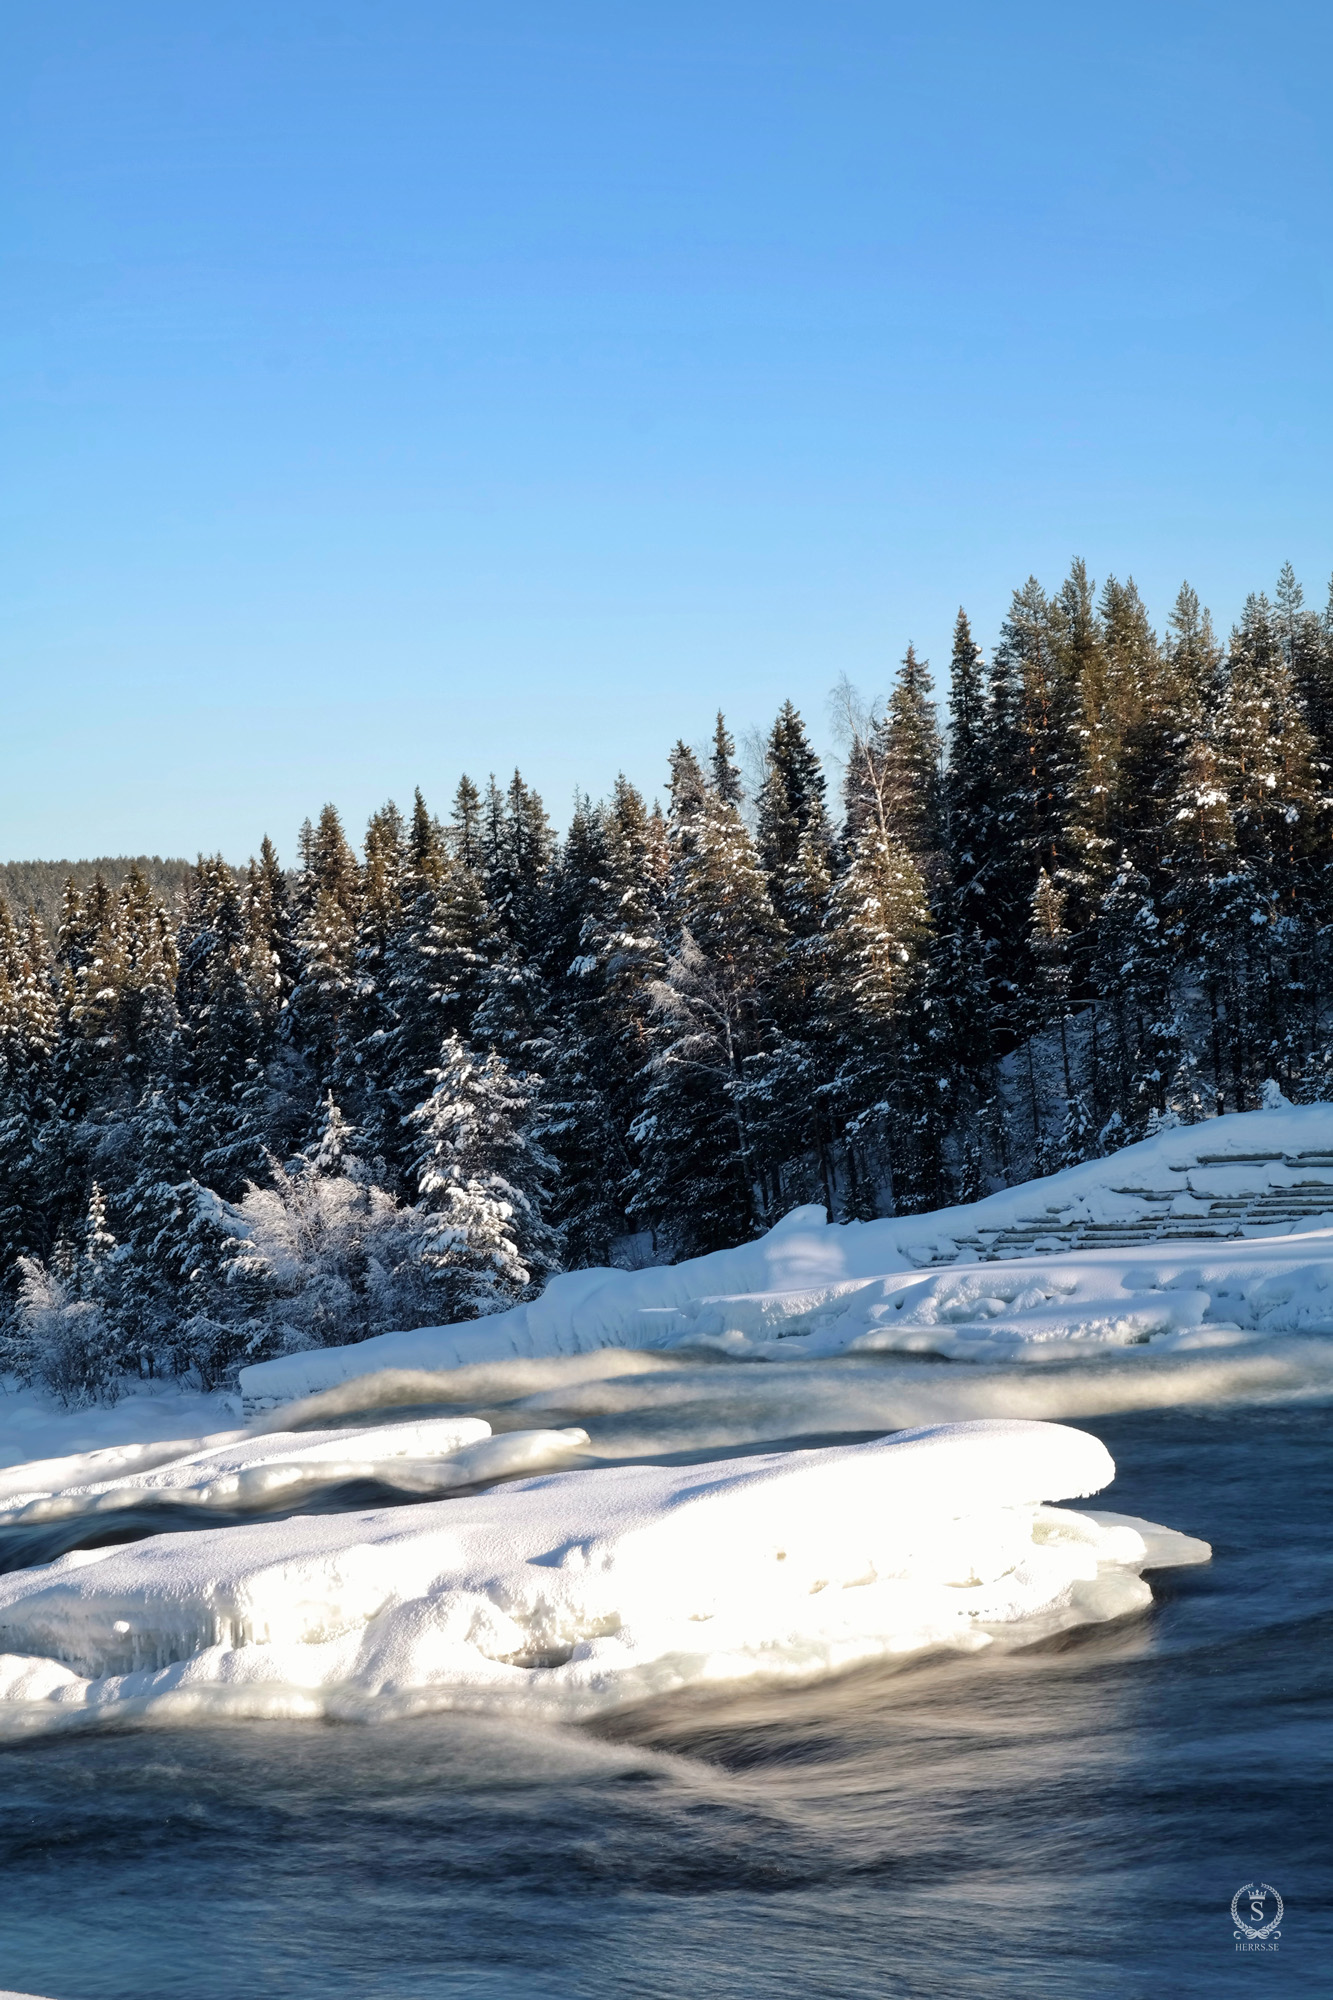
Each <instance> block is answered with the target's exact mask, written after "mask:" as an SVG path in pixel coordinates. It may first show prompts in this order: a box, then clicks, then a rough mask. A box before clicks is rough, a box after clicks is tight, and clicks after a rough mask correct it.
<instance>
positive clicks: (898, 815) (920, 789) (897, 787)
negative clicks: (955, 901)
mask: <svg viewBox="0 0 1333 2000" xmlns="http://www.w3.org/2000/svg"><path fill="white" fill-rule="evenodd" d="M880 761H881V765H882V769H883V774H884V776H883V788H882V798H883V816H882V830H883V832H884V834H885V836H886V838H887V839H889V840H890V841H892V842H895V843H896V844H897V845H898V846H899V847H902V848H905V849H906V851H907V852H908V853H909V854H910V855H911V857H912V859H913V861H915V863H916V866H917V870H918V872H919V873H920V876H921V879H922V881H923V882H924V883H925V885H926V889H927V892H928V893H929V894H931V895H932V896H933V897H934V898H936V899H938V898H939V897H940V896H941V895H942V894H943V893H944V889H945V884H946V882H947V862H946V856H945V831H944V786H943V770H942V765H943V745H942V743H941V741H940V730H939V722H938V719H937V716H936V711H935V703H934V700H933V698H932V695H931V682H930V666H929V662H928V661H925V660H918V658H917V656H916V651H915V649H914V648H913V647H912V646H909V647H908V648H907V651H906V653H905V654H904V655H903V662H902V665H901V666H900V667H899V669H898V675H897V678H896V680H895V681H894V684H893V691H892V693H891V694H890V696H889V703H888V708H887V710H886V711H885V715H884V721H883V727H882V753H881V760H880Z"/></svg>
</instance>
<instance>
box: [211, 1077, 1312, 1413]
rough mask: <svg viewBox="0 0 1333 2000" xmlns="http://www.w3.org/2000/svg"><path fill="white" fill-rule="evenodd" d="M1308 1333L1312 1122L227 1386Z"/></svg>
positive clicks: (842, 1231)
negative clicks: (681, 1356) (716, 1356)
mask: <svg viewBox="0 0 1333 2000" xmlns="http://www.w3.org/2000/svg"><path fill="white" fill-rule="evenodd" d="M1312 1222H1313V1223H1315V1224H1317V1225H1318V1226H1313V1227H1312V1226H1311V1224H1312ZM1242 1232H1243V1233H1242ZM1228 1239H1229V1240H1228ZM1080 1246H1081V1247H1080ZM1310 1331H1314V1332H1328V1331H1333V1105H1324V1104H1317V1105H1307V1106H1303V1107H1300V1108H1292V1107H1287V1108H1286V1109H1283V1110H1271V1111H1253V1112H1245V1113H1237V1114H1234V1115H1232V1116H1230V1117H1226V1118H1216V1119H1211V1120H1209V1121H1207V1122H1206V1123H1205V1124H1202V1125H1194V1126H1188V1127H1181V1128H1178V1129H1176V1130H1173V1131H1169V1132H1164V1133H1162V1134H1160V1135H1159V1136H1158V1137H1157V1138H1155V1139H1148V1140H1144V1141H1143V1142H1142V1143H1141V1144H1140V1145H1137V1146H1129V1147H1126V1148H1125V1150H1124V1151H1123V1152H1120V1153H1117V1154H1115V1155H1113V1156H1112V1157H1111V1158H1110V1159H1105V1160H1094V1161H1090V1162H1088V1163H1087V1164H1085V1165H1084V1166H1081V1167H1073V1168H1070V1169H1069V1170H1067V1171H1066V1172H1064V1173H1060V1174H1054V1175H1051V1176H1050V1177H1049V1178H1048V1179H1046V1180H1041V1181H1032V1182H1029V1183H1027V1184H1026V1185H1025V1186H1023V1187H1020V1188H1014V1189H1009V1190H1007V1191H1006V1192H1005V1193H1003V1194H997V1195H991V1196H989V1197H987V1199H986V1200H984V1201H980V1202H974V1203H972V1204H971V1205H970V1206H967V1207H961V1208H951V1209H940V1210H938V1211H937V1212H936V1213H934V1214H933V1215H920V1216H898V1217H892V1218H889V1219H887V1220H884V1221H879V1222H862V1223H856V1222H852V1223H842V1224H837V1225H830V1224H829V1223H828V1222H827V1221H826V1219H825V1215H824V1211H823V1210H822V1209H820V1208H799V1209H796V1210H794V1211H793V1213H792V1214H790V1215H789V1216H787V1217H786V1218H785V1219H784V1220H783V1221H782V1222H780V1223H779V1224H778V1226H777V1228H776V1229H773V1230H771V1231H770V1232H769V1234H768V1235H767V1236H764V1237H761V1238H760V1239H759V1240H758V1241H757V1242H754V1243H746V1244H741V1245H740V1246H739V1247H738V1248H736V1249H734V1250H719V1251H714V1252H713V1253H712V1254H711V1255H710V1256H707V1257H696V1258H693V1259H691V1260H690V1261H688V1262H686V1263H683V1264H675V1265H665V1266H657V1267H654V1268H650V1269H647V1270H640V1271H604V1270H596V1271H575V1272H570V1273H568V1274H567V1275H565V1276H563V1277H558V1278H554V1279H552V1281H551V1283H550V1284H549V1285H548V1286H547V1288H546V1290H545V1291H544V1292H543V1294H542V1296H541V1297H540V1298H539V1299H536V1300H534V1301H532V1302H531V1303H530V1304H526V1305H522V1306H517V1307H515V1308H514V1309H513V1310H512V1311H510V1312H506V1313H499V1314H496V1315H495V1316H494V1317H493V1318H490V1319H484V1320H479V1321H473V1322H471V1323H470V1324H468V1325H463V1326H450V1327H423V1328H419V1329H417V1330H416V1331H413V1332H405V1333H387V1334H381V1335H380V1336H378V1337H377V1338H376V1339H373V1340H368V1341H363V1342H361V1343H360V1344H359V1345H357V1346H352V1347H338V1348H325V1349H318V1350H312V1351H310V1352H307V1353H302V1354H294V1355H286V1356H283V1357H282V1358H280V1359H278V1360H276V1361H269V1362H264V1363H262V1364H260V1365H258V1366H256V1367H252V1368H247V1369H243V1370H242V1373H241V1388H242V1391H243V1395H244V1399H245V1407H246V1409H247V1410H249V1411H256V1410H262V1409H266V1408H273V1407H274V1406H276V1405H279V1404H281V1403H284V1402H287V1401H289V1400H291V1399H293V1398H296V1397H303V1396H308V1395H312V1394H315V1393H317V1392H319V1391H321V1390H325V1389H328V1388H331V1387H332V1386H334V1385H335V1384H337V1383H340V1382H344V1381H347V1380H350V1379H351V1378H353V1377H356V1376H359V1375H364V1374H370V1373H372V1372H380V1371H383V1370H386V1369H425V1370H439V1369H455V1368H460V1367H478V1366H480V1365H482V1364H484V1363H487V1362H495V1361H502V1360H508V1359H522V1358H527V1359H533V1358H538V1357H542V1356H556V1355H576V1354H583V1353H589V1352H591V1351H593V1350H596V1349H598V1348H603V1347H619V1348H629V1349H639V1350H643V1349H647V1350H664V1349H671V1348H681V1347H699V1346H713V1347H716V1348H719V1349H721V1350H722V1351H724V1352H726V1353H729V1354H733V1355H735V1356H737V1357H740V1358H751V1359H763V1360H777V1359H787V1358H790V1357H791V1356H793V1355H795V1354H806V1355H812V1354H834V1353H841V1352H847V1351H860V1350H865V1349H881V1350H882V1349H897V1350H906V1351H909V1352H920V1353H931V1354H940V1355H944V1356H947V1357H949V1358H951V1359H957V1360H987V1359H1045V1358H1049V1357H1051V1356H1054V1355H1059V1354H1069V1353H1087V1352H1089V1351H1096V1350H1099V1349H1104V1348H1107V1347H1124V1346H1133V1345H1141V1344H1143V1343H1145V1342H1149V1341H1153V1342H1156V1341H1163V1340H1166V1341H1171V1342H1174V1343H1176V1344H1178V1345H1184V1346H1189V1345H1191V1344H1194V1345H1203V1344H1217V1343H1218V1342H1225V1341H1227V1340H1230V1339H1238V1338H1243V1337H1254V1336H1256V1335H1268V1334H1272V1333H1296V1332H1310Z"/></svg>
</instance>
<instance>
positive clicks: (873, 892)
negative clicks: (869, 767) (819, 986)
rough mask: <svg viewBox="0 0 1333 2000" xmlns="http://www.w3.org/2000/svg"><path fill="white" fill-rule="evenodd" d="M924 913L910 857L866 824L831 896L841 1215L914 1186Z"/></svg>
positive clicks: (926, 931)
mask: <svg viewBox="0 0 1333 2000" xmlns="http://www.w3.org/2000/svg"><path fill="white" fill-rule="evenodd" d="M929 936H930V911H929V907H928V905H927V901H926V893H925V885H924V884H923V882H922V880H921V876H920V872H919V871H918V869H917V867H916V864H915V862H914V861H913V860H912V857H911V855H910V854H908V853H907V851H906V850H905V849H904V848H902V847H901V846H899V845H897V844H896V843H895V842H892V841H890V840H889V839H887V838H886V836H885V835H884V834H883V833H882V832H881V831H880V830H879V828H878V827H877V826H874V825H870V826H868V827H866V829H865V830H864V832H862V833H861V835H860V836H859V837H858V838H857V840H856V842H855V844H854V846H853V848H852V852H851V856H850V859H849V861H848V864H847V867H846V868H845V870H844V871H843V873H842V874H841V875H840V876H839V877H838V879H837V881H836V882H835V884H834V887H833V893H832V897H831V900H830V905H829V915H828V924H827V937H828V950H829V961H830V974H829V980H828V985H827V989H826V995H825V1005H826V1007H827V1008H828V1011H829V1013H830V1016H831V1018H832V1021H833V1023H834V1028H833V1033H834V1037H835V1046H836V1054H837V1073H836V1077H835V1080H834V1084H833V1091H832V1097H833V1102H834V1104H835V1105H836V1107H837V1111H838V1114H839V1122H840V1125H841V1134H842V1141H843V1149H844V1157H843V1180H844V1184H845V1186H846V1188H847V1195H846V1198H845V1202H844V1206H845V1208H846V1209H847V1211H848V1212H849V1213H852V1214H856V1215H864V1214H875V1213H878V1212H879V1207H878V1200H879V1197H878V1194H877V1190H879V1189H888V1188H894V1187H896V1184H897V1183H898V1182H899V1181H902V1182H903V1183H904V1184H905V1185H906V1186H907V1187H908V1188H909V1189H910V1188H911V1187H913V1186H914V1184H915V1173H916V1160H915V1147H914V1145H913V1144H912V1122H913V1113H914V1110H915V1109H916V1107H917V1104H918V1102H919V1090H920V1082H921V1079H920V1076H919V1075H918V1074H913V1072H912V1064H911V1061H910V1051H911V1049H912V1047H913V1040H912V1038H911V1036H910V1028H909V1024H910V1023H911V1021H912V1015H913V1011H914V1009H915V1007H916V1006H917V1004H918V1001H919V996H920V993H921V986H922V959H923V951H924V949H925V947H926V945H927V942H928V940H929Z"/></svg>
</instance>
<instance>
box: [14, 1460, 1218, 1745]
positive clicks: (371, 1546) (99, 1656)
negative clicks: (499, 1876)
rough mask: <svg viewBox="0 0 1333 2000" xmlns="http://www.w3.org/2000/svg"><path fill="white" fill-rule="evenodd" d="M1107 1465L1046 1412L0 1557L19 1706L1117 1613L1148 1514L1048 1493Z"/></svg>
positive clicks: (747, 1663)
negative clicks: (1091, 1507)
mask: <svg viewBox="0 0 1333 2000" xmlns="http://www.w3.org/2000/svg"><path fill="white" fill-rule="evenodd" d="M1113 1476H1114V1466H1113V1464H1112V1461H1111V1459H1110V1457H1109V1455H1108V1453H1107V1452H1106V1449H1105V1447H1104V1446H1103V1445H1102V1444H1101V1443H1099V1442H1098V1440H1097V1439H1095V1438H1093V1437H1090V1436H1088V1435H1086V1434H1085V1433H1083V1432H1081V1431H1076V1430H1071V1429H1068V1428H1065V1427H1063V1426H1060V1425H1054V1424H1042V1423H974V1424H959V1425H947V1426H943V1427H940V1428H936V1429H930V1430H922V1431H917V1432H909V1433H906V1434H904V1435H900V1436H896V1437H893V1438H888V1439H883V1440H880V1441H878V1442H875V1443H871V1444H864V1445H854V1446H846V1447H839V1448H834V1449H830V1450H822V1451H805V1452H788V1453H782V1454H777V1455H770V1456H765V1457H758V1458H749V1459H741V1460H730V1461H722V1462H715V1463H712V1464H708V1465H695V1466H688V1467H679V1466H672V1467H659V1466H628V1467H618V1468H615V1469H609V1470H599V1471H592V1472H586V1471H585V1472H572V1473H565V1474H560V1475H554V1476H547V1477H544V1478H538V1479H531V1480H526V1481H523V1482H521V1483H520V1484H517V1485H513V1486H509V1487H506V1488H504V1489H502V1490H500V1491H497V1492H492V1493H488V1494H484V1495H480V1496H476V1497H473V1498H463V1499H457V1500H454V1501H445V1502H430V1503H424V1504H418V1505H414V1506H409V1507H404V1508H397V1509H393V1510H389V1511H384V1512H379V1513H369V1514H358V1515H338V1516H329V1515H322V1516H317V1517H313V1518H306V1519H291V1520H284V1521H281V1522H265V1523H254V1524H248V1525H243V1526H239V1527H230V1528H224V1529H210V1530H205V1531H202V1532H197V1533H190V1534H171V1535H161V1536H157V1537H154V1538H153V1539H152V1540H150V1541H146V1542H140V1543H137V1544H135V1545H133V1546H130V1547H118V1548H106V1549H98V1550H85V1551H81V1552H78V1553H76V1554H73V1555H69V1556H65V1557H63V1558H62V1559H61V1560H60V1561H58V1562H55V1563H52V1564H50V1565H49V1566H48V1567H46V1568H43V1569H37V1570H28V1571H22V1572H19V1573H17V1574H14V1575H9V1576H5V1577H0V1649H2V1651H3V1657H0V1728H5V1727H8V1728H10V1729H13V1728H24V1727H34V1726H37V1727H40V1726H43V1725H48V1726H49V1725H53V1724H57V1723H59V1722H61V1721H67V1722H68V1721H76V1720H84V1721H87V1720H92V1719H97V1718H101V1719H108V1720H110V1719H117V1718H123V1717H125V1716H128V1715H133V1714H136V1713H143V1712H150V1713H153V1712H156V1713H159V1714H162V1715H164V1716H168V1717H171V1718H175V1719H180V1718H185V1717H189V1716H192V1715H204V1716H207V1715H215V1714H219V1713H230V1714H244V1715H254V1716H349V1717H350V1716H365V1717H369V1716H387V1715H395V1714H403V1713H410V1712H413V1711H415V1710H419V1709H421V1708H425V1707H441V1706H464V1707H480V1708H510V1709H518V1710H520V1711H527V1712H536V1713H545V1714H550V1715H554V1716H566V1717H576V1716H580V1715H588V1714H592V1713H595V1712H598V1711H600V1710H604V1709H607V1708H610V1707H614V1706H617V1705H620V1704H623V1703H625V1702H629V1701H633V1700H636V1699H639V1698H643V1697H646V1696H649V1695H654V1694H660V1693H664V1692H667V1691H670V1690H673V1689H677V1688H681V1687H684V1686H688V1685H691V1684H698V1683H709V1682H712V1683H716V1682H726V1681H734V1680H737V1679H743V1678H747V1677H750V1676H753V1675H766V1676H771V1677H777V1678H805V1677H810V1676H814V1675H818V1674H822V1673H826V1672H829V1671H831V1670H834V1669H838V1668H843V1667H848V1666H851V1665H853V1664H855V1663H857V1662H861V1661H868V1660H872V1659H877V1658H882V1657H885V1656H889V1655H895V1654H904V1653H910V1652H914V1651H917V1650H920V1649H922V1648H926V1647H937V1646H938V1647H955V1648H964V1649H967V1650H974V1649H976V1648H979V1647H982V1646H986V1645H989V1644H994V1643H996V1642H997V1641H1007V1642H1008V1643H1017V1642H1022V1641H1027V1640H1031V1639H1033V1638H1035V1637H1038V1636H1040V1635H1041V1634H1043V1633H1046V1632H1050V1631H1055V1630H1059V1629H1061V1628H1063V1627H1066V1626H1069V1625H1073V1624H1078V1623H1083V1622H1087V1621H1090V1620H1098V1619H1105V1618H1111V1617H1115V1616H1118V1615H1120V1614H1122V1613H1124V1612H1127V1611H1131V1610H1135V1609H1137V1608H1139V1607H1141V1606H1143V1605H1144V1604H1146V1603H1147V1602H1148V1601H1149V1599H1150V1594H1151V1593H1150V1591H1149V1588H1148V1586H1147V1585H1146V1584H1145V1583H1144V1582H1143V1580H1142V1578H1141V1576H1140V1571H1141V1570H1142V1569H1143V1568H1144V1567H1145V1566H1148V1565H1156V1564H1164V1563H1168V1562H1196V1561H1202V1560H1206V1559H1207V1556H1208V1553H1209V1552H1208V1549H1207V1547H1206V1545H1205V1544H1203V1543H1200V1542H1195V1541H1192V1540H1190V1539H1189V1538H1188V1537H1185V1536H1178V1535H1174V1534H1173V1533H1172V1532H1171V1531H1170V1530H1167V1529H1159V1528H1156V1527H1154V1526H1152V1525H1151V1524H1149V1523H1138V1522H1133V1521H1129V1520H1127V1519H1125V1518H1123V1517H1119V1516H1114V1515H1105V1514H1088V1513H1086V1512H1074V1511H1071V1510H1066V1509H1061V1508H1057V1507H1053V1506H1050V1505H1048V1504H1045V1503H1048V1502H1050V1501H1051V1500H1054V1499H1061V1498H1071V1497H1082V1496H1084V1495H1087V1494H1090V1493H1094V1492H1096V1491H1098V1490H1100V1489H1101V1488H1102V1487H1104V1486H1105V1485H1106V1484H1107V1482H1108V1481H1109V1480H1110V1479H1111V1478H1112V1477H1113Z"/></svg>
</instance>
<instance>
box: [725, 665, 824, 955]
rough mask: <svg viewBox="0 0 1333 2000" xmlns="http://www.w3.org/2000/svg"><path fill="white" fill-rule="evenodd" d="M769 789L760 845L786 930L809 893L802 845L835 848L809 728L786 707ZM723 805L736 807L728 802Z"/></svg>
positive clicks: (772, 746)
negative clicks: (796, 902)
mask: <svg viewBox="0 0 1333 2000" xmlns="http://www.w3.org/2000/svg"><path fill="white" fill-rule="evenodd" d="M764 770H765V775H764V783H763V787H762V789H761V791H760V793H759V799H758V827H757V836H756V844H757V847H758V853H759V860H760V862H761V864H762V866H763V870H764V874H765V876H766V877H767V881H768V895H769V900H770V901H771V903H772V906H773V909H774V910H775V912H776V913H777V916H778V918H779V920H780V921H781V922H783V923H784V924H785V923H786V922H787V919H788V916H789V914H791V910H790V906H791V904H792V901H793V898H795V899H797V900H799V899H800V898H801V897H802V896H803V895H804V893H805V889H804V884H803V882H802V879H801V876H802V870H801V867H800V864H799V860H798V857H799V855H800V850H801V843H802V842H803V841H814V842H819V843H822V844H823V846H824V847H825V848H826V849H831V847H832V844H833V835H832V828H831V827H830V826H829V821H828V810H827V807H826V805H825V798H824V794H825V783H824V772H823V769H822V767H821V765H820V762H819V758H818V757H817V756H816V755H815V752H814V749H813V747H812V745H811V743H810V740H809V738H808V737H807V735H806V733H805V724H804V723H803V722H802V720H801V717H800V715H799V713H798V711H797V710H796V709H795V708H794V707H793V705H792V703H791V702H789V701H785V702H784V703H783V704H782V707H781V708H780V709H779V710H778V715H777V720H776V721H775V722H774V724H773V727H772V729H771V731H770V732H769V737H768V743H767V746H766V749H765V756H764ZM722 803H723V804H724V805H732V806H733V807H734V801H731V800H728V799H723V800H722Z"/></svg>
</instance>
